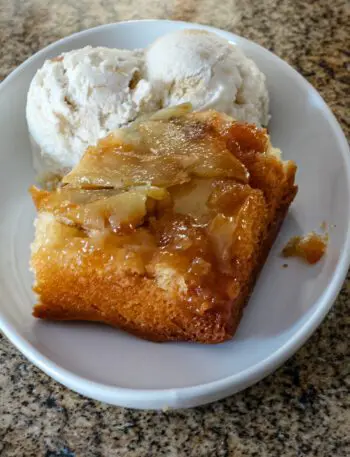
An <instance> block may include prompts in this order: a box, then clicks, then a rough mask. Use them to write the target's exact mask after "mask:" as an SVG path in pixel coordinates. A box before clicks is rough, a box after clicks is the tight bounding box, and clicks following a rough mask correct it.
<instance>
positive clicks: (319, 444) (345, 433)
mask: <svg viewBox="0 0 350 457" xmlns="http://www.w3.org/2000/svg"><path fill="white" fill-rule="evenodd" d="M347 7H348V2H347V1H346V0H332V1H331V2H329V1H328V0H247V1H245V0H225V1H221V2H219V1H215V0H197V1H196V0H166V1H160V0H155V1H151V0H120V1H117V0H113V1H112V0H51V1H50V2H47V1H46V0H16V1H15V0H0V43H1V48H0V49H1V53H0V78H1V79H2V78H4V77H5V76H6V75H7V74H8V73H9V72H10V71H12V70H13V69H14V68H15V67H16V66H17V65H19V64H20V63H21V62H23V61H24V60H25V59H26V58H27V57H29V56H30V55H31V54H33V53H34V52H36V51H38V50H39V49H40V48H42V47H44V46H46V45H47V44H49V43H51V42H53V41H55V40H57V39H58V38H61V37H64V36H66V35H69V34H71V33H73V32H77V31H79V30H82V29H85V28H88V27H92V26H95V25H98V24H104V23H108V22H115V21H120V20H125V19H137V18H162V19H164V18H168V19H181V20H186V21H195V22H201V23H205V24H211V25H214V26H216V27H220V28H223V29H227V30H230V31H233V32H235V33H237V34H240V35H243V36H245V37H247V38H249V39H251V40H254V41H256V42H257V43H260V44H261V45H263V46H265V47H266V48H268V49H270V50H271V51H273V52H275V53H276V54H277V55H278V56H280V57H282V58H283V59H285V60H286V61H287V62H289V63H290V64H291V65H292V66H293V67H294V68H296V69H297V70H298V71H299V72H300V73H301V74H303V75H304V76H305V77H306V78H307V79H308V80H309V81H310V82H311V84H313V85H314V86H315V87H316V88H317V89H318V90H319V92H320V93H321V94H322V96H323V97H324V98H325V100H326V102H327V103H328V104H329V106H330V107H331V108H332V110H333V112H334V113H335V115H336V117H337V118H338V120H339V122H340V123H341V125H342V127H343V129H344V131H345V133H346V134H349V118H346V114H347V113H346V108H347V107H349V96H348V95H347V92H346V89H347V83H349V58H348V57H349V54H348V53H347V51H348V44H349V35H348V32H349V28H348V27H347V26H348V24H349V20H350V17H349V10H347V11H346V8H347ZM349 296H350V278H348V281H347V282H346V284H345V285H344V287H343V289H342V291H341V293H340V295H339V297H338V300H337V302H336V304H335V306H334V307H333V309H332V311H331V312H330V313H329V315H328V316H327V318H326V319H325V321H324V323H323V324H322V326H321V327H320V328H319V330H318V331H317V332H316V333H315V334H314V336H313V337H312V338H311V339H310V340H309V342H308V343H307V344H306V345H305V346H304V347H303V348H302V349H301V350H300V351H299V352H298V353H297V354H296V355H295V356H294V357H293V358H292V359H290V360H289V361H288V362H287V363H286V364H285V365H284V366H283V367H282V368H280V369H279V370H278V371H277V372H276V373H274V374H272V375H270V376H269V377H268V378H266V379H265V380H263V381H261V382H260V383H258V384H257V385H255V386H253V387H251V388H249V389H247V390H246V391H245V392H242V393H240V394H237V395H235V396H233V397H230V398H228V399H226V400H223V401H220V402H217V403H214V404H211V405H209V406H204V407H200V408H196V409H192V410H181V411H167V412H140V411H132V410H127V409H122V408H116V407H111V406H108V405H105V404H102V403H99V402H95V401H92V400H88V399H86V398H84V397H82V396H80V395H78V394H75V393H73V392H71V391H69V390H68V389H66V388H65V387H62V386H60V385H59V384H57V383H56V382H55V381H53V380H51V379H50V378H48V377H47V376H46V375H45V374H43V373H42V372H41V371H39V370H38V369H37V368H35V367H34V366H33V365H32V364H31V363H29V362H28V361H27V360H26V359H25V358H24V357H22V356H21V354H20V353H19V352H18V351H17V350H16V349H15V348H14V347H13V346H12V345H11V344H10V343H9V342H8V341H7V340H6V338H5V337H3V336H2V337H1V335H0V455H1V456H2V457H10V456H13V457H22V456H25V457H29V456H32V457H41V456H44V457H78V456H79V457H90V456H91V457H100V456H103V457H104V456H106V457H114V456H128V457H139V456H140V457H141V456H142V457H153V456H176V457H181V456H210V457H211V456H218V457H220V456H221V457H224V456H225V457H227V456H234V457H243V456H257V457H265V456H286V457H289V456H290V457H291V456H312V457H314V456H319V457H329V456H332V457H336V456H339V457H340V456H344V457H345V456H349V455H350V439H349V430H350V395H349V393H350V373H349V360H350V347H349V340H348V335H349V323H350V321H349V316H348V305H349Z"/></svg>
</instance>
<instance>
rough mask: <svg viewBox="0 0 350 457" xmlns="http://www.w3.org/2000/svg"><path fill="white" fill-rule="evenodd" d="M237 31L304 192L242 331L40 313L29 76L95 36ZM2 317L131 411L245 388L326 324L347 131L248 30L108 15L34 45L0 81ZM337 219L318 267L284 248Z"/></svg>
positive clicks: (121, 43) (146, 40) (65, 373)
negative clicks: (38, 47) (126, 329)
mask: <svg viewBox="0 0 350 457" xmlns="http://www.w3.org/2000/svg"><path fill="white" fill-rule="evenodd" d="M189 27H191V28H200V29H205V30H211V31H214V32H216V33H218V34H219V35H221V36H223V37H224V38H227V39H229V40H231V41H232V42H234V43H236V44H237V45H238V46H240V47H241V48H242V49H243V51H244V52H245V53H246V54H247V55H248V56H250V57H251V58H252V59H254V60H255V62H256V63H257V64H258V66H259V67H260V69H261V70H262V71H263V72H264V73H265V74H266V76H267V81H268V88H269V92H270V98H271V115H272V119H271V123H270V125H269V128H270V132H271V135H272V142H273V144H274V145H275V146H277V147H280V148H281V149H282V151H283V152H284V157H285V158H287V159H292V160H294V161H295V162H296V163H297V165H298V167H299V171H298V174H297V183H298V185H299V193H298V195H297V198H296V200H295V202H294V204H293V205H292V208H291V210H290V212H289V215H288V216H287V218H286V220H285V223H284V225H283V228H282V230H281V232H280V235H279V237H278V239H277V241H276V243H275V245H274V247H273V249H272V251H271V253H270V255H269V258H268V261H267V262H266V265H265V266H264V269H263V271H262V274H261V276H260V279H259V281H258V283H257V285H256V287H255V291H254V294H253V296H252V298H251V300H250V302H249V304H248V306H247V307H246V309H245V312H244V316H243V319H242V322H241V324H240V326H239V330H238V332H237V334H236V336H235V337H234V339H233V340H232V341H230V342H227V343H224V344H220V345H217V346H203V345H199V344H185V343H165V344H157V343H151V342H148V341H143V340H140V339H138V338H136V337H133V336H131V335H128V334H126V333H123V332H121V331H119V330H116V329H112V328H109V327H107V326H103V325H97V324H96V325H95V324H87V323H53V322H44V321H39V320H35V319H34V318H33V317H32V316H31V308H32V305H33V303H34V302H35V296H34V294H33V293H32V291H31V284H32V280H33V277H32V275H31V273H30V272H29V269H28V262H29V255H30V249H29V246H30V243H31V241H32V239H33V234H34V230H33V219H34V216H35V211H34V207H33V205H32V203H31V199H30V197H29V195H28V191H27V189H28V187H29V186H30V185H31V184H32V183H33V182H34V172H33V170H32V165H31V152H30V145H29V139H28V134H27V127H26V122H25V103H26V94H27V90H28V87H29V83H30V81H31V79H32V77H33V75H34V73H35V71H36V70H37V69H38V68H39V67H40V66H41V65H42V64H43V63H44V60H45V59H47V58H52V57H54V56H56V55H57V54H59V53H61V52H63V51H69V50H71V49H75V48H80V47H83V46H86V45H92V46H109V47H119V48H141V47H145V46H147V45H149V44H150V43H151V42H152V41H153V40H154V39H155V38H157V37H159V36H161V35H163V34H165V33H168V32H171V31H174V30H178V29H183V28H189ZM0 138H1V152H0V164H1V166H0V211H1V221H0V252H1V256H0V326H1V329H2V330H3V332H4V333H5V334H6V335H7V336H8V338H9V339H10V340H11V341H12V342H13V344H15V345H16V346H17V348H18V349H19V350H20V351H21V352H22V353H23V354H24V355H25V356H26V357H28V359H30V360H31V361H32V362H33V363H34V364H35V365H37V366H38V367H39V368H41V369H42V370H43V371H45V372H46V373H47V374H49V375H50V376H52V377H53V378H54V379H56V380H57V381H58V382H60V383H62V384H64V385H66V386H67V387H69V388H71V389H73V390H75V391H77V392H79V393H81V394H83V395H86V396H88V397H92V398H95V399H98V400H102V401H105V402H108V403H112V404H116V405H121V406H127V407H133V408H165V407H172V408H179V407H189V406H195V405H200V404H203V403H207V402H211V401H214V400H217V399H220V398H223V397H225V396H227V395H230V394H233V393H235V392H237V391H239V390H242V389H244V388H246V387H248V386H249V385H251V384H253V383H254V382H256V381H258V380H259V379H261V378H263V377H264V376H266V375H267V374H269V373H271V372H272V371H273V370H274V369H275V368H276V367H277V366H279V365H280V364H281V363H282V362H284V361H285V360H286V359H287V358H288V357H290V356H291V355H292V354H293V353H294V352H295V351H296V350H297V349H298V348H299V347H300V346H301V345H302V344H303V343H304V342H305V341H306V340H307V338H308V337H309V336H310V335H311V334H312V332H313V331H314V330H315V329H316V327H317V326H318V325H319V324H320V322H321V321H322V319H323V318H324V316H325V315H326V313H327V312H328V310H329V309H330V307H331V305H332V303H333V302H334V300H335V298H336V296H337V293H338V291H339V289H340V287H341V285H342V283H343V280H344V278H345V275H346V272H347V269H348V265H349V257H350V234H349V224H350V214H349V212H350V201H349V200H350V190H349V189H350V165H349V152H348V146H347V142H346V140H345V137H344V135H343V133H342V131H341V129H340V127H339V125H338V123H337V122H336V120H335V118H334V116H333V115H332V113H331V111H330V110H329V108H328V107H327V106H326V104H325V103H324V101H323V100H322V98H321V97H320V95H319V94H318V93H317V92H316V90H315V89H313V87H311V86H310V84H309V83H308V82H307V81H305V79H303V78H302V77H301V76H300V75H299V74H298V73H297V72H296V71H295V70H293V69H292V68H291V67H290V66H288V65H287V64H286V63H285V62H283V61H282V60H280V59H279V58H278V57H276V56H275V55H273V54H271V53H270V52H269V51H267V50H266V49H263V48H261V47H260V46H258V45H257V44H254V43H252V42H250V41H248V40H246V39H244V38H241V37H238V36H235V35H232V34H231V33H228V32H224V31H221V30H217V29H213V28H210V27H204V26H200V25H197V24H188V23H182V22H171V21H137V22H126V23H119V24H110V25H105V26H102V27H97V28H94V29H91V30H86V31H84V32H81V33H78V34H75V35H72V36H70V37H68V38H65V39H63V40H60V41H58V42H57V43H54V44H52V45H51V46H49V47H47V48H45V49H43V50H42V51H40V52H39V53H37V54H35V55H34V56H33V57H31V58H30V59H29V60H27V61H26V62H25V63H24V64H22V65H21V66H20V67H19V68H18V69H17V70H16V71H14V72H13V73H12V74H11V75H10V76H9V77H8V78H7V79H6V80H5V81H4V82H3V83H2V85H1V87H0ZM323 222H326V223H327V224H328V227H329V245H328V251H327V255H326V256H325V258H324V259H323V260H322V261H321V262H319V263H318V264H317V265H315V266H313V267H310V266H307V265H304V264H303V263H302V262H300V261H298V260H297V259H292V260H288V262H287V263H288V268H283V267H282V265H283V264H284V263H285V262H286V261H285V259H282V258H281V257H280V255H279V254H280V251H281V249H282V247H283V245H284V244H285V243H286V242H287V240H288V239H289V238H290V237H291V236H293V235H296V234H306V233H307V232H309V231H310V230H318V229H320V226H321V224H322V223H323Z"/></svg>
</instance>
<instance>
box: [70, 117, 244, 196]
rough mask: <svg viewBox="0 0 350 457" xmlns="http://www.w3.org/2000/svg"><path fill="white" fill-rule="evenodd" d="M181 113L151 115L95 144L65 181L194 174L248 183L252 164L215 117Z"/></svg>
mask: <svg viewBox="0 0 350 457" xmlns="http://www.w3.org/2000/svg"><path fill="white" fill-rule="evenodd" d="M174 112H175V110H173V113H174ZM180 113H181V115H180V116H178V117H176V116H175V115H174V114H173V116H172V117H170V119H167V120H162V119H159V115H158V116H154V117H150V118H149V119H146V120H144V121H143V122H137V123H135V125H133V126H131V127H129V128H127V129H121V130H117V131H116V132H114V133H113V134H111V135H109V136H108V137H107V138H105V139H103V140H101V141H100V142H99V143H98V144H97V146H96V147H89V148H88V149H87V150H86V152H85V154H84V156H83V158H82V159H81V161H80V163H79V164H78V165H77V166H76V167H75V168H74V169H73V170H72V171H71V172H70V173H69V174H68V175H67V176H66V177H65V178H64V179H63V183H66V184H70V185H73V186H75V187H85V188H101V187H113V188H125V187H129V186H133V185H134V186H135V185H145V184H146V185H153V186H159V187H170V186H174V185H178V184H183V183H185V182H188V181H190V180H191V178H192V177H201V178H231V179H235V180H237V181H239V182H242V183H247V182H248V178H249V173H248V171H247V169H246V167H245V166H244V165H243V164H242V163H241V162H240V160H238V159H237V158H236V157H235V155H234V154H232V153H231V152H230V151H229V150H228V148H227V146H226V139H225V138H223V137H222V136H221V135H220V134H219V133H218V132H217V131H216V130H215V129H214V128H213V127H212V126H211V125H210V122H209V121H207V122H199V121H198V120H197V119H196V118H195V117H194V115H193V114H192V113H190V114H183V113H182V111H180Z"/></svg>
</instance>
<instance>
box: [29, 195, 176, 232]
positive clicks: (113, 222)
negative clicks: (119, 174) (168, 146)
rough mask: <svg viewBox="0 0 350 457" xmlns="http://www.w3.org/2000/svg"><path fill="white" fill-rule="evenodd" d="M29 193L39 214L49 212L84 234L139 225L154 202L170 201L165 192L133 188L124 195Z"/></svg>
mask: <svg viewBox="0 0 350 457" xmlns="http://www.w3.org/2000/svg"><path fill="white" fill-rule="evenodd" d="M31 193H32V196H33V200H34V202H35V204H36V207H37V209H38V211H46V212H51V213H53V214H54V215H55V216H56V217H57V218H58V219H59V220H60V221H62V222H66V223H68V224H73V225H77V226H79V227H82V228H84V229H86V230H104V229H106V228H110V229H111V230H112V231H113V232H118V231H121V230H124V231H125V230H127V229H134V228H135V227H137V226H138V225H141V224H142V223H143V221H144V218H145V216H146V215H147V214H151V213H152V211H155V209H156V202H157V201H160V200H163V199H166V198H167V197H169V194H168V192H167V191H166V190H165V189H161V188H155V187H135V188H133V189H131V190H128V191H124V192H123V191H121V192H118V191H116V190H114V189H104V190H82V189H71V188H69V187H62V188H58V189H57V190H56V191H54V192H48V191H41V190H39V189H37V188H35V187H32V188H31ZM167 201H168V203H169V202H170V201H169V199H167ZM169 204H170V203H169Z"/></svg>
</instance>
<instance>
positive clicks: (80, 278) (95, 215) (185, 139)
mask: <svg viewBox="0 0 350 457" xmlns="http://www.w3.org/2000/svg"><path fill="white" fill-rule="evenodd" d="M295 171H296V166H295V165H294V163H292V162H283V161H282V160H281V159H280V154H279V151H278V150H276V149H273V148H272V146H271V144H270V141H269V137H268V135H267V133H266V131H265V130H263V129H261V130H260V129H257V128H256V127H255V126H253V125H248V124H241V123H238V122H236V121H234V120H233V119H231V118H229V117H227V116H225V115H223V114H220V113H217V112H215V111H207V112H202V113H192V112H190V108H189V107H188V106H181V107H179V108H177V109H170V110H166V111H160V112H158V113H156V114H154V115H153V116H151V117H148V118H144V119H141V120H140V121H138V122H137V123H135V124H134V125H133V126H132V127H129V128H126V129H121V130H118V131H116V132H114V133H113V134H111V135H109V136H108V137H107V138H105V139H103V140H101V141H100V142H99V144H98V145H97V146H96V147H90V148H88V149H87V151H86V153H85V155H84V156H83V158H82V159H81V161H80V163H79V164H78V165H77V166H76V167H75V168H74V169H73V170H72V171H71V172H70V173H69V174H68V175H66V176H65V177H64V178H63V181H62V183H61V186H60V187H58V188H57V189H56V190H54V191H51V192H49V191H43V190H39V189H36V188H34V187H33V188H32V190H31V192H32V196H33V200H34V203H35V205H36V207H37V210H38V217H37V219H36V222H35V226H36V235H35V240H34V242H33V244H32V258H31V266H32V269H33V271H34V273H35V278H36V280H35V285H34V291H35V292H36V293H37V294H38V297H39V302H38V304H37V305H36V306H35V307H34V312H33V314H34V316H36V317H39V318H44V319H55V320H90V321H99V322H104V323H106V324H109V325H113V326H117V327H119V328H122V329H124V330H126V331H129V332H132V333H134V334H136V335H139V336H141V337H143V338H146V339H150V340H154V341H169V340H186V341H198V342H201V343H219V342H222V341H225V340H227V339H229V338H231V337H232V336H233V334H234V332H235V330H236V328H237V326H238V324H239V321H240V317H241V314H242V310H243V307H244V304H245V303H246V301H247V300H248V298H249V295H250V293H251V291H252V288H253V285H254V282H255V279H256V277H257V274H258V272H259V271H260V269H261V268H262V266H263V264H264V262H265V259H266V256H267V254H268V252H269V249H270V247H271V245H272V243H273V241H274V239H275V237H276V235H277V233H278V230H279V227H280V225H281V223H282V221H283V219H284V217H285V214H286V212H287V210H288V207H289V205H290V203H291V202H292V200H293V198H294V196H295V194H296V191H297V188H296V186H295V185H294V175H295Z"/></svg>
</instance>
